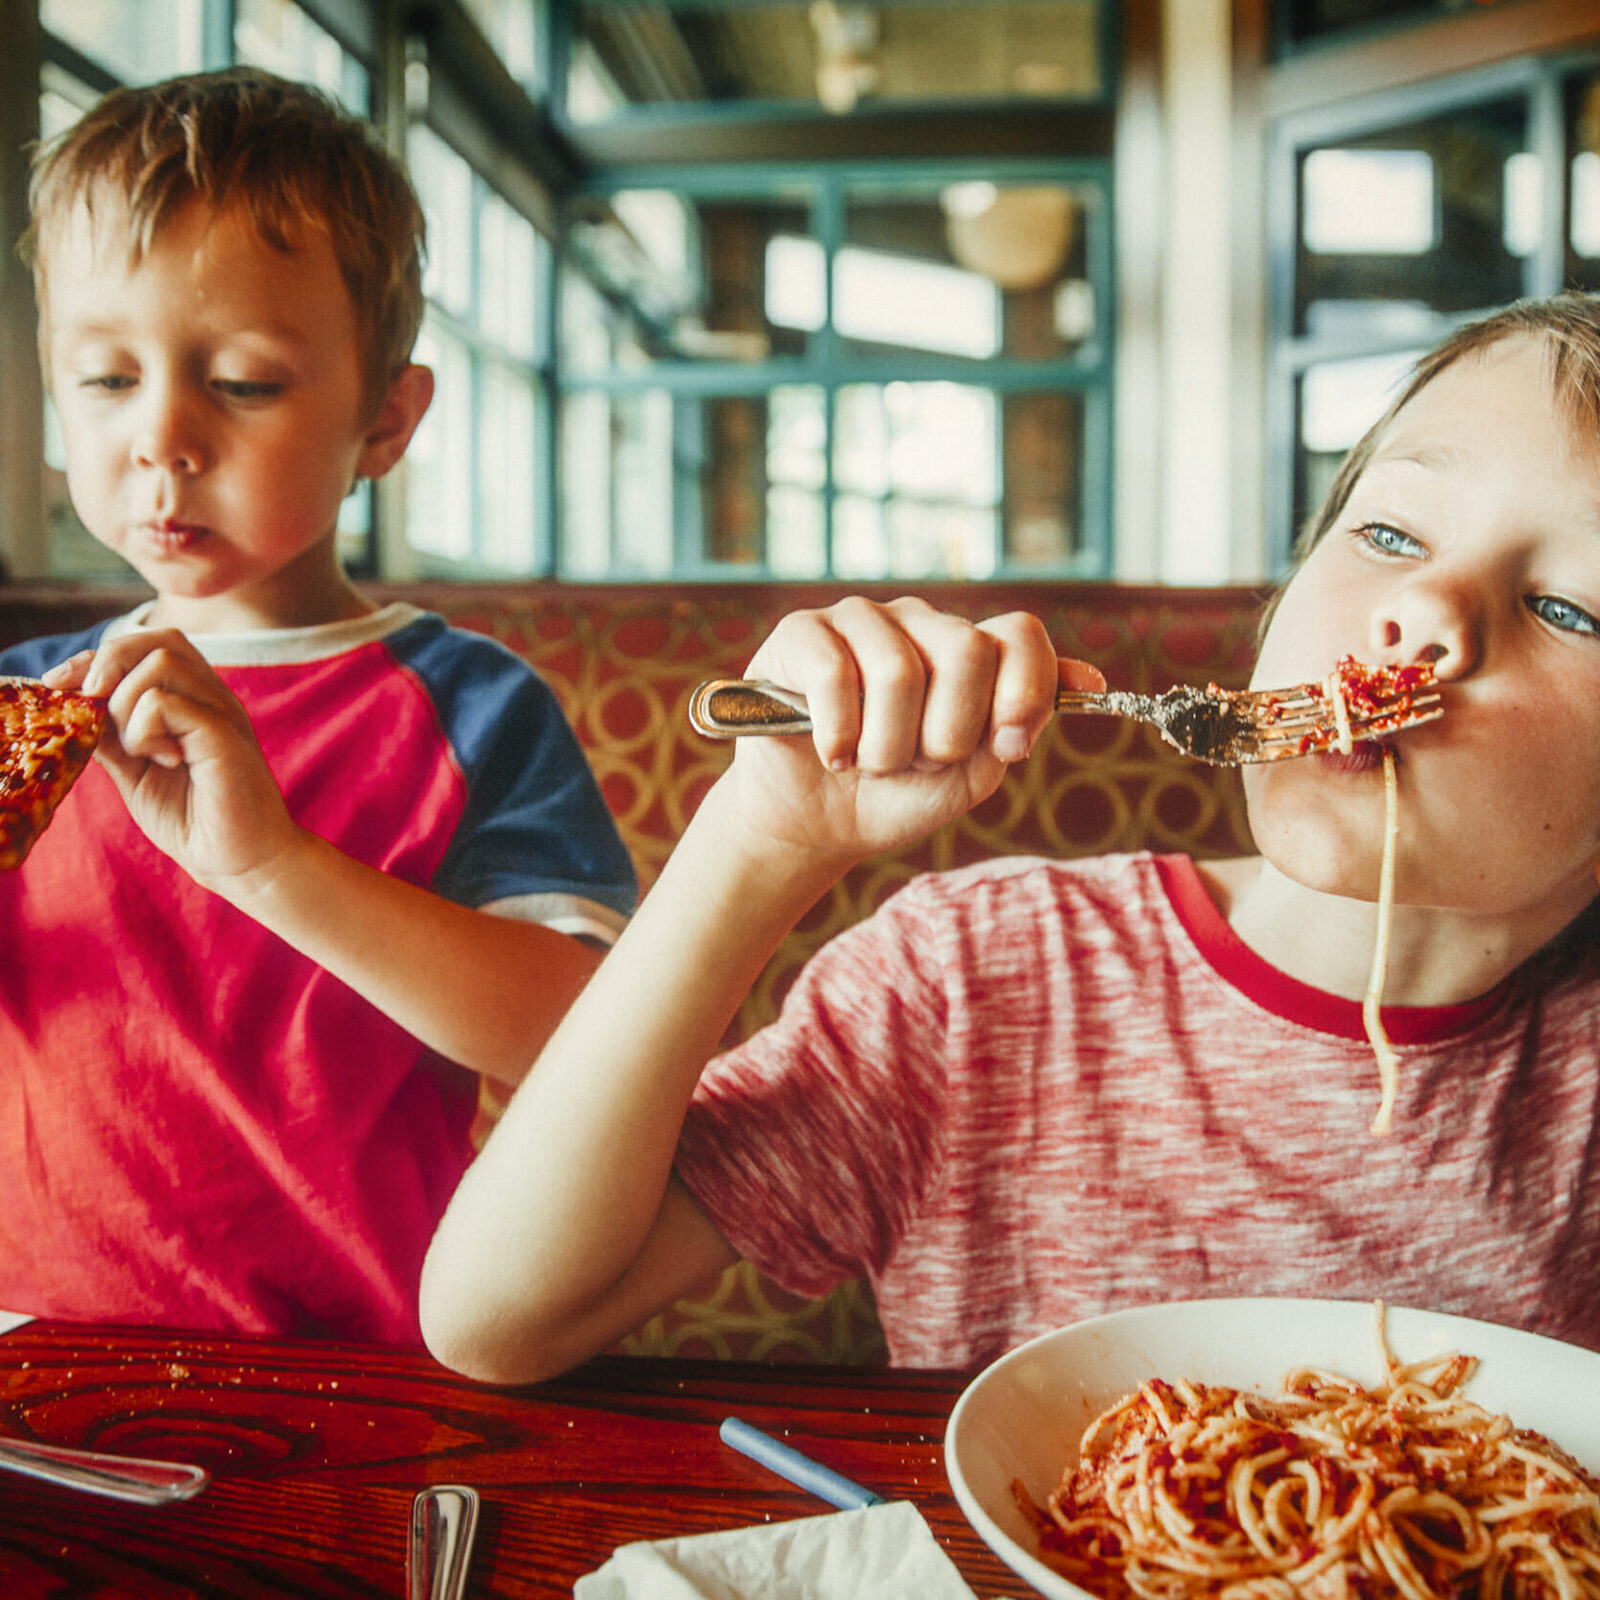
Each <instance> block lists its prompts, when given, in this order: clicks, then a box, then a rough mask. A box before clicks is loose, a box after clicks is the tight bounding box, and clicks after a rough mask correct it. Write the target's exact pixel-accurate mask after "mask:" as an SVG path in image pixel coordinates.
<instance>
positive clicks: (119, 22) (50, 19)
mask: <svg viewBox="0 0 1600 1600" xmlns="http://www.w3.org/2000/svg"><path fill="white" fill-rule="evenodd" d="M205 12H206V5H205V0H42V3H41V5H40V7H39V20H40V22H41V23H42V24H43V26H44V28H45V31H46V32H48V33H53V34H54V35H55V36H56V38H58V39H62V40H64V41H65V42H66V43H67V44H70V45H71V46H72V47H73V48H74V49H75V50H79V51H81V52H82V53H83V54H84V55H86V56H87V57H88V58H89V59H90V60H91V61H93V62H94V63H95V64H96V65H97V66H100V67H104V68H105V70H106V71H107V72H109V73H110V74H111V75H112V77H114V78H118V79H120V80H121V81H122V82H123V83H150V82H153V81H154V80H155V79H157V78H167V77H171V76H172V74H173V73H175V72H198V71H199V70H200V69H201V67H203V66H204V65H205Z"/></svg>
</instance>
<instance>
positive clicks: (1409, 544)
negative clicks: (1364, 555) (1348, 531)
mask: <svg viewBox="0 0 1600 1600" xmlns="http://www.w3.org/2000/svg"><path fill="white" fill-rule="evenodd" d="M1356 533H1357V534H1358V535H1359V536H1360V537H1361V539H1362V540H1364V541H1365V542H1366V543H1367V544H1368V545H1369V546H1371V548H1372V549H1374V550H1377V551H1380V552H1381V553H1382V554H1384V555H1386V556H1418V555H1426V554H1427V551H1426V550H1425V549H1424V548H1423V546H1422V545H1421V544H1419V543H1418V542H1417V540H1415V539H1413V538H1412V537H1411V535H1410V534H1409V533H1402V532H1401V531H1400V530H1399V529H1398V528H1391V527H1390V526H1389V524H1388V523H1387V522H1368V523H1364V524H1363V525H1362V526H1361V527H1359V528H1357V529H1356Z"/></svg>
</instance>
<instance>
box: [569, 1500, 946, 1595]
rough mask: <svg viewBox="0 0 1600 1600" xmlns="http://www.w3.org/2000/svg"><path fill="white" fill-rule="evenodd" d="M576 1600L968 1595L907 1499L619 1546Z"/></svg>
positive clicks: (583, 1582) (580, 1585)
mask: <svg viewBox="0 0 1600 1600" xmlns="http://www.w3.org/2000/svg"><path fill="white" fill-rule="evenodd" d="M572 1593H573V1597H574V1600H905V1596H907V1595H915V1596H916V1600H974V1596H973V1593H972V1590H970V1589H969V1588H968V1587H967V1586H966V1584H965V1583H964V1582H962V1579H961V1574H960V1573H959V1572H957V1571H956V1569H955V1567H954V1565H953V1564H952V1562H951V1560H950V1558H949V1556H947V1555H946V1554H945V1553H944V1551H943V1550H941V1549H940V1548H939V1545H938V1542H937V1541H936V1540H935V1539H934V1537H933V1530H932V1529H931V1528H929V1526H928V1524H927V1523H926V1522H924V1521H923V1519H922V1515H921V1513H920V1512H919V1511H918V1510H917V1508H916V1507H915V1506H914V1505H912V1504H911V1503H910V1501H908V1500H897V1501H893V1502H891V1503H890V1504H888V1505H882V1506H867V1507H865V1508H864V1509H862V1510H860V1511H836V1512H833V1513H832V1514H831V1515H828V1516H821V1517H803V1518H801V1519H800V1520H798V1521H795V1522H769V1523H763V1524H761V1525H760V1526H758V1527H752V1528H734V1529H731V1530H730V1531H728V1532H726V1533H701V1534H695V1535H692V1536H689V1537H685V1538H682V1539H662V1540H659V1541H657V1542H656V1543H653V1544H649V1543H640V1544H625V1545H623V1546H621V1548H620V1549H618V1550H617V1552H616V1553H615V1554H614V1555H613V1556H612V1558H611V1559H610V1560H609V1561H608V1562H606V1564H605V1565H604V1566H603V1567H602V1568H601V1569H600V1570H599V1571H598V1572H591V1573H590V1574H589V1575H588V1576H587V1577H585V1578H579V1579H578V1582H577V1585H576V1587H575V1588H574V1589H573V1591H572Z"/></svg>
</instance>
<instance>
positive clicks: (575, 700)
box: [0, 583, 1264, 1362]
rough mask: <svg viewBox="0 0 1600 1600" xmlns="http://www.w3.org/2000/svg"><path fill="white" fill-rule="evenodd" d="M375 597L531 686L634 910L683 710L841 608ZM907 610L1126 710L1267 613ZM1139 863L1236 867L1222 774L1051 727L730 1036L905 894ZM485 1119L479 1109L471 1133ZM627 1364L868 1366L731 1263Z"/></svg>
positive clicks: (694, 784) (1243, 603)
mask: <svg viewBox="0 0 1600 1600" xmlns="http://www.w3.org/2000/svg"><path fill="white" fill-rule="evenodd" d="M372 592H373V594H374V596H375V597H377V598H383V599H391V598H400V599H408V600H411V601H413V602H415V603H416V604H419V605H422V606H425V607H427V608H429V609H432V610H436V611H439V612H441V613H443V614H444V615H445V616H446V617H448V618H449V619H450V620H451V621H452V622H454V623H456V624H457V625H458V626H460V627H464V628H471V629H474V630H477V631H479V632H483V633H487V634H490V635H492V636H493V637H495V638H497V639H499V640H501V641H502V642H503V643H505V644H506V645H508V646H509V647H510V648H511V649H513V650H515V651H516V652H517V653H518V654H519V655H521V656H523V657H525V658H526V659H527V660H528V661H529V662H531V663H532V665H533V666H534V667H535V668H536V669H537V670H538V671H539V672H540V673H541V674H542V675H543V676H544V677H545V678H546V680H547V681H548V682H549V683H550V684H551V686H552V687H553V688H554V689H555V691H556V692H557V694H558V695H559V696H560V698H561V701H562V703H563V705H564V706H565V708H566V711H567V714H568V716H569V718H570V719H571V721H572V724H573V726H574V728H575V729H576V730H577V733H578V736H579V738H580V739H581V740H582V742H583V744H584V746H585V748H586V749H587V751H588V753H589V757H590V760H591V761H592V763H593V765H594V768H595V772H596V774H597V776H598V778H599V780H600V783H601V786H602V788H603V790H604V793H605V796H606V800H607V802H608V804H609V805H610V806H611V809H612V811H613V813H614V815H615V816H616V819H617V823H618V826H619V828H620V829H621V832H622V836H623V838H624V840H625V842H626V843H627V845H628V847H629V849H630V850H631V851H632V853H633V857H634V860H635V862H636V863H637V865H638V869H639V875H640V881H641V884H642V885H643V887H644V889H645V890H646V892H648V889H649V886H650V884H651V883H653V882H654V880H655V878H656V876H657V874H658V873H659V871H660V868H661V865H662V863H663V861H664V860H665V859H666V857H667V855H668V854H669V852H670V851H671V849H672V846H673V843H674V841H675V840H676V839H677V838H678V836H679V834H680V833H681V832H682V830H683V827H684V824H685V822H686V821H687V820H688V818H689V817H690V816H691V815H692V814H693V812H694V809H695V807H696V805H697V804H698V803H699V801H700V799H701V798H702V796H703V795H704V794H705V792H706V790H707V788H708V787H709V786H710V785H711V783H712V782H713V781H714V780H715V779H716V777H717V775H718V774H719V773H720V772H721V771H722V769H723V767H724V766H725V765H726V764H727V762H728V760H729V759H731V748H730V746H728V745H727V744H724V743H718V742H715V741H710V740H706V739H703V738H701V737H700V736H699V735H698V734H697V733H695V731H694V730H693V729H692V728H691V727H690V726H689V723H688V719H687V717H686V715H685V706H686V704H687V701H688V697H689V694H690V692H691V691H692V690H693V688H694V686H695V685H696V684H697V683H699V682H700V681H701V680H702V679H704V678H708V677H728V676H738V675H739V674H740V673H741V672H742V671H743V668H744V666H745V664H746V662H747V661H748V660H749V658H750V656H751V655H752V653H753V652H754V651H755V649H756V647H757V645H758V644H759V643H760V642H761V640H762V639H763V638H765V636H766V635H767V633H768V632H769V631H770V630H771V628H772V627H773V625H774V624H775V623H776V622H777V620H778V618H779V617H781V616H782V615H783V614H784V613H786V612H788V611H791V610H795V609H797V608H800V607H804V606H812V605H820V604H826V603H828V602H829V601H831V600H833V599H835V598H837V596H838V595H839V594H840V593H843V592H845V591H844V590H840V589H834V588H829V589H821V588H812V587H802V588H796V587H787V586H785V587H773V586H765V585H762V586H758V585H716V586H695V587H682V588H656V587H648V588H647V587H628V588H611V587H580V586H575V585H567V584H553V583H534V584H516V585H492V586H490V585H428V584H421V585H384V586H381V587H378V586H375V587H374V588H373V590H372ZM895 592H896V593H901V592H908V591H906V590H903V589H902V590H896V591H895ZM909 592H915V593H920V594H922V595H924V596H925V597H926V598H927V599H929V600H930V601H932V602H933V603H934V604H937V605H939V606H941V607H943V608H945V609H949V610H953V611H957V612H960V613H962V614H964V615H968V616H971V617H974V618H976V617H980V616H988V615H993V614H995V613H997V612H1001V611H1006V610H1011V609H1017V608H1022V609H1027V610H1031V611H1034V612H1036V613H1037V614H1038V615H1039V616H1040V617H1041V618H1042V619H1043V620H1044V622H1045V624H1046V626H1047V627H1048V628H1049V631H1050V634H1051V637H1052V638H1053V639H1054V640H1055V643H1056V647H1057V649H1058V650H1059V651H1060V652H1061V653H1062V654H1064V655H1074V656H1079V657H1082V658H1084V659H1086V660H1089V661H1093V662H1094V663H1095V664H1096V665H1097V666H1099V667H1100V669H1101V670H1102V671H1103V672H1104V673H1105V675H1106V678H1107V679H1108V681H1109V682H1110V683H1111V685H1112V686H1113V687H1115V688H1124V689H1139V690H1149V689H1162V688H1165V687H1167V686H1168V685H1170V684H1173V683H1194V684H1200V685H1203V684H1205V683H1207V682H1212V681H1215V682H1218V683H1221V684H1224V685H1226V686H1235V685H1238V684H1240V683H1242V682H1243V681H1244V679H1245V677H1246V676H1247V674H1248V670H1249V664H1250V661H1251V659H1252V656H1253V653H1254V639H1255V630H1256V625H1257V620H1258V618H1259V615H1260V611H1261V606H1262V603H1263V599H1264V596H1263V595H1262V593H1261V592H1260V591H1257V590H1249V589H1232V588H1229V589H1190V590H1181V589H1180V590H1169V589H1141V588H1130V587H1119V586H1108V585H1097V584H1051V585H1040V586H1037V587H1028V588H1022V587H1004V588H981V589H979V588H973V587H964V588H963V587H952V588H943V587H922V588H915V589H912V590H910V591H909ZM884 597H885V598H888V595H887V593H886V594H885V595H884ZM138 598H140V596H139V595H137V594H130V593H127V592H115V593H113V592H109V591H84V590H72V591H60V592H51V591H30V590H26V589H16V590H11V591H0V644H6V643H10V642H12V641H13V640H15V639H20V638H25V637H29V636H32V635H36V634H43V633H57V632H64V631H67V630H69V629H73V628H77V627H82V626H86V625H87V624H88V623H89V622H91V621H93V620H94V619H96V618H97V617H100V616H105V615H110V614H114V613H115V612H117V611H120V610H123V609H126V608H127V607H128V606H129V605H131V604H133V603H134V602H135V601H136V600H137V599H138ZM1142 847H1150V848H1154V849H1158V850H1181V851H1187V852H1189V853H1191V854H1194V855H1198V856H1202V857H1203V856H1215V855H1226V854H1232V853H1238V852H1241V851H1247V850H1248V849H1249V848H1250V844H1249V837H1248V833H1247V830H1246V825H1245V819H1244V810H1243V803H1242V798H1241V795H1240V791H1239V786H1238V780H1237V776H1236V774H1235V773H1233V772H1231V771H1229V770H1226V769H1220V768H1211V767H1205V766H1201V765H1199V764H1197V763H1194V762H1191V761H1188V760H1186V759H1184V758H1183V757H1181V756H1179V755H1178V754H1177V753H1176V752H1175V751H1173V750H1171V749H1169V748H1168V747H1167V746H1166V745H1165V744H1163V743H1162V741H1161V740H1160V738H1159V737H1158V736H1157V735H1156V734H1155V732H1154V731H1153V730H1152V729H1149V728H1145V727H1142V726H1137V725H1134V724H1131V723H1125V722H1122V721H1119V720H1113V719H1109V718H1098V717H1073V718H1063V719H1061V720H1059V721H1058V722H1057V723H1056V724H1055V725H1054V726H1053V727H1052V728H1051V729H1050V730H1049V731H1048V732H1047V734H1046V735H1045V737H1044V738H1043V740H1041V742H1040V746H1039V748H1038V749H1037V750H1036V751H1035V753H1034V755H1033V757H1032V758H1031V759H1030V760H1029V761H1028V762H1027V763H1025V764H1024V765H1022V766H1021V767H1020V768H1015V769H1013V770H1012V772H1011V773H1010V774H1009V775H1008V776H1007V778H1006V780H1005V782H1004V784H1003V785H1002V786H1001V788H1000V790H999V791H998V793H996V795H995V796H994V797H993V798H992V799H990V800H989V801H988V802H987V803H986V804H985V805H983V806H982V807H980V808H979V809H978V810H977V811H975V812H973V813H972V814H971V815H969V816H967V817H964V818H962V819H961V820H960V821H958V822H956V823H954V824H952V825H951V826H950V827H948V828H946V829H943V830H942V831H941V832H939V833H938V834H936V835H934V836H933V837H932V838H931V839H928V840H926V841H925V842H923V843H922V844H920V845H917V846H916V847H914V848H909V849H907V850H904V851H898V852H894V853H891V854H888V855H884V856H880V857H877V858H875V859H873V860H871V861H869V862H866V863H864V864H863V865H862V866H860V867H858V868H857V869H855V870H854V871H853V872H851V873H850V874H849V875H848V876H847V877H846V878H845V879H844V880H843V881H842V882H841V883H839V884H838V885H837V886H836V887H835V888H834V890H833V891H832V893H831V894H829V895H828V896H826V897H825V898H824V899H823V900H822V901H820V902H819V903H818V904H817V905H816V906H815V907H814V908H813V909H812V911H811V912H810V913H809V914H808V915H807V916H806V918H805V919H804V920H803V922H802V923H801V925H800V926H799V927H797V928H796V929H795V931H794V932H793V933H792V934H791V935H790V936H789V937H788V938H787V939H786V940H785V941H784V943H783V944H782V946H781V947H780V948H779V950H778V952H777V953H776V955H775V956H774V957H773V959H772V961H771V962H770V963H769V964H768V966H767V968H766V970H765V972H764V973H763V974H762V977H761V979H760V981H759V982H758V984H757V985H756V987H755V989H754V990H753V992H752V993H751V994H750V996H749V997H748V999H747V1000H746V1001H745V1004H744V1006H743V1008H742V1009H741V1011H740V1014H739V1016H738V1018H737V1020H736V1022H735V1025H734V1028H733V1030H732V1036H733V1037H744V1036H746V1035H747V1034H748V1033H750V1032H751V1031H753V1030H754V1029H756V1028H758V1027H760V1026H762V1025H763V1024H764V1023H765V1022H767V1021H768V1020H770V1019H771V1018H772V1017H773V1016H774V1015H775V1014H776V1011H777V1008H778V1006H779V1004H780V1003H781V1001H782V998H783V995H784V993H785V991H786V990H787V988H788V985H789V984H790V982H791V981H792V980H793V978H794V975H795V973H796V972H797V971H798V970H799V968H800V967H801V966H802V965H803V964H804V962H805V961H806V959H807V958H808V957H809V956H810V954H811V953H812V952H813V951H814V950H815V949H817V947H818V946H819V945H821V944H823V943H824V942H825V941H826V940H828V939H829V938H831V937H832V936H833V935H834V934H836V933H837V932H839V930H841V929H842V928H845V927H847V926H849V925H850V924H851V923H853V922H855V921H857V920H858V919H859V918H861V917H862V916H864V915H866V914H867V913H868V912H869V911H871V910H872V909H873V908H874V907H875V906H877V905H878V904H880V903H881V902H882V901H883V900H884V899H885V898H886V897H887V896H889V895H890V894H892V893H893V892H894V891H895V889H897V888H898V887H899V886H900V885H901V884H903V883H904V882H906V880H907V879H908V878H910V877H912V876H913V875H914V874H916V873H919V872H923V871H926V870H929V869H939V868H945V867H950V866H956V865H961V864H963V863H966V862H969V861H973V860H977V859H979V858H981V857H984V856H988V855H993V854H996V853H1035V854H1048V855H1053V856H1078V855H1090V854H1098V853H1101V852H1105V851H1120V850H1132V849H1138V848H1142ZM493 1111H494V1107H493V1105H492V1104H487V1105H486V1115H487V1116H491V1117H492V1115H493ZM626 1348H627V1349H628V1350H629V1351H632V1352H634V1353H638V1354H673V1353H683V1354H694V1355H708V1354H709V1355H715V1356H725V1357H745V1358H752V1359H757V1360H770V1361H805V1360H810V1361H830V1362H871V1361H875V1360H881V1359H882V1355H883V1344H882V1338H881V1335H880V1333H879V1330H878V1325H877V1321H876V1317H875V1314H874V1311H873V1307H872V1303H871V1297H870V1294H869V1293H868V1292H867V1291H866V1289H865V1288H864V1286H863V1285H861V1284H859V1283H851V1284H846V1285H844V1286H842V1287H841V1288H840V1289H837V1290H835V1291H834V1292H833V1293H832V1294H830V1295H828V1296H826V1297H825V1298H824V1299H822V1300H819V1301H808V1300H802V1299H799V1298H797V1297H796V1296H793V1295H790V1294H787V1293H786V1292H784V1291H782V1290H780V1289H778V1288H777V1287H776V1286H775V1285H773V1284H771V1283H769V1282H768V1281H767V1280H765V1279H764V1278H762V1277H761V1276H760V1275H759V1274H757V1273H755V1272H754V1271H752V1270H751V1269H750V1268H749V1266H748V1264H741V1265H740V1266H737V1267H734V1268H732V1269H730V1270H729V1271H728V1272H727V1273H725V1274H724V1275H723V1277H722V1279H721V1280H720V1281H719V1282H718V1283H717V1284H715V1285H714V1286H712V1287H711V1288H710V1289H708V1291H707V1292H706V1293H705V1295H704V1297H703V1298H700V1299H696V1300H692V1301H684V1302H681V1303H680V1304H679V1305H678V1306H677V1307H675V1308H674V1310H673V1311H672V1312H671V1313H669V1314H668V1315H665V1316H661V1317H656V1318H654V1319H652V1320H651V1321H650V1322H649V1323H647V1324H646V1325H645V1326H644V1327H643V1328H641V1329H639V1330H638V1331H637V1332H636V1333H635V1334H634V1335H633V1336H632V1337H631V1338H630V1339H628V1340H627V1341H626Z"/></svg>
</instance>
